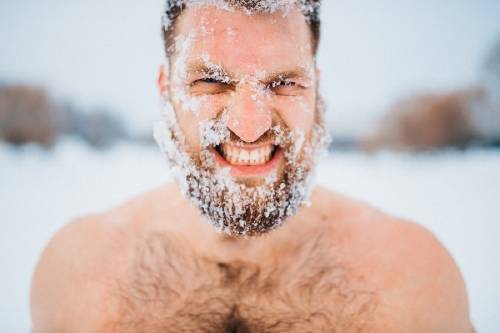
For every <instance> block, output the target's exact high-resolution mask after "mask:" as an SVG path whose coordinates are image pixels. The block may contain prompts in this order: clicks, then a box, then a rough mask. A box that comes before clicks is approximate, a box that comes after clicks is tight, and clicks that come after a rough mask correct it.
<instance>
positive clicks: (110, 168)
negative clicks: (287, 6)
mask: <svg viewBox="0 0 500 333" xmlns="http://www.w3.org/2000/svg"><path fill="white" fill-rule="evenodd" d="M318 178H319V179H320V183H321V184H322V185H326V186H328V187H331V188H333V189H336V190H338V191H341V192H344V193H347V194H349V195H351V196H353V197H356V198H359V199H361V200H364V201H367V202H370V203H372V204H373V205H375V206H378V207H380V208H382V209H383V210H385V211H387V212H389V213H392V214H396V215H398V216H401V217H405V218H409V219H412V220H414V221H417V222H419V223H421V224H423V225H425V226H426V227H428V228H429V229H431V230H432V231H433V232H434V233H435V234H436V235H437V236H438V237H439V238H440V239H441V241H443V242H444V244H445V245H446V246H447V248H448V249H449V250H450V252H451V253H452V255H453V256H454V257H455V259H456V261H457V262H458V265H459V266H460V268H461V270H462V272H463V274H464V276H465V280H466V283H467V287H468V290H469V295H470V299H471V308H472V318H473V320H474V322H475V324H476V326H477V328H478V331H479V332H492V333H493V332H500V319H499V318H498V311H499V309H500V286H499V281H500V264H499V263H500V261H499V260H498V257H499V256H500V241H499V238H500V151H480V150H479V151H470V152H466V153H461V152H455V151H450V152H446V153H439V154H425V155H418V156H412V155H407V154H391V153H380V154H376V155H362V154H359V153H352V152H350V153H344V152H339V153H335V154H333V155H332V156H330V157H328V158H327V159H326V161H324V163H323V164H322V166H321V168H320V171H319V175H318ZM168 180H169V176H168V171H167V170H166V169H165V165H164V162H163V160H162V157H161V156H160V154H159V152H158V150H157V149H154V148H151V147H139V146H121V147H118V148H115V149H113V150H111V151H108V152H96V151H93V150H90V149H89V148H87V147H86V146H84V145H83V144H81V143H78V142H71V141H66V142H64V143H62V144H60V145H58V146H57V147H56V148H55V149H54V150H53V151H51V152H46V151H43V150H41V149H39V148H36V147H26V148H23V149H20V150H19V149H13V148H12V147H9V146H2V145H0V212H1V213H0V216H1V217H0V227H1V229H0V230H1V231H0V332H28V331H29V328H30V323H29V301H28V295H29V284H30V278H31V274H32V271H33V268H34V265H35V263H36V261H37V258H38V256H39V255H40V252H41V250H42V248H43V246H44V244H45V243H46V242H47V241H48V239H49V238H50V236H51V235H52V234H53V233H54V232H55V231H56V230H57V229H59V228H60V227H61V226H62V225H63V224H64V223H66V222H67V221H68V220H69V219H71V218H73V217H75V216H78V215H82V214H85V213H87V212H89V211H99V210H104V209H107V208H109V207H111V206H113V205H115V204H117V203H119V202H121V201H122V200H125V199H127V198H129V197H131V196H134V195H136V194H137V193H140V192H142V191H145V190H148V189H150V188H153V187H155V186H157V185H159V184H161V183H163V182H165V181H168Z"/></svg>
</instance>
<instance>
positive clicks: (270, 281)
mask: <svg viewBox="0 0 500 333" xmlns="http://www.w3.org/2000/svg"><path fill="white" fill-rule="evenodd" d="M228 28H231V29H229V30H228ZM228 31H229V32H230V33H229V32H228ZM176 32H177V34H178V36H179V37H181V40H184V41H185V40H186V38H187V37H186V36H190V37H189V38H188V39H187V40H190V43H191V44H184V46H185V47H181V48H179V49H182V50H183V51H182V52H183V54H181V53H180V51H176V53H175V54H173V55H172V58H171V59H170V60H171V61H170V63H171V68H170V70H169V71H167V70H165V69H164V68H163V67H162V68H160V73H159V80H158V87H159V90H160V92H161V93H162V94H165V93H168V95H169V98H171V102H172V104H173V108H174V110H175V114H176V118H177V121H178V123H179V127H180V129H181V130H182V133H183V134H184V135H185V139H186V140H185V143H186V145H187V149H188V151H189V152H192V153H193V156H195V155H196V154H197V153H199V152H200V149H201V143H200V137H199V124H200V123H202V122H204V121H207V120H210V119H213V118H214V117H216V116H217V115H218V114H219V113H220V112H221V110H223V109H224V110H227V112H228V124H227V126H228V127H229V128H230V130H231V131H232V132H233V133H234V135H235V136H237V137H238V140H240V142H239V146H238V147H239V149H250V148H249V147H250V146H252V145H258V144H257V143H256V142H259V141H258V140H259V138H260V137H261V136H263V135H264V133H266V132H267V131H268V130H269V128H270V127H271V126H272V124H273V121H275V120H276V119H279V120H280V121H281V122H282V123H283V124H284V125H285V126H287V127H288V128H290V129H294V130H300V131H301V132H302V133H304V134H305V139H306V140H308V139H309V137H310V135H311V132H312V128H313V124H314V122H315V116H316V115H317V112H318V111H317V107H316V106H317V105H316V102H317V88H318V73H319V71H318V70H317V69H316V68H315V61H314V55H313V52H312V49H311V41H310V34H309V30H308V27H307V24H306V22H305V20H304V17H303V16H302V14H301V12H300V11H298V10H294V11H291V12H290V13H289V14H288V15H282V14H280V13H277V14H273V15H271V14H266V15H255V16H248V15H244V14H243V13H241V12H238V11H230V12H228V11H223V10H219V9H217V8H202V9H200V8H188V9H186V10H185V11H184V12H183V14H182V16H181V17H180V19H179V22H178V23H177V26H176ZM207 32H208V35H207ZM182 38H184V39H182ZM231 40H237V41H238V44H237V47H225V46H227V45H231ZM261 40H266V41H267V42H266V43H263V44H262V45H261V47H257V48H256V47H255V45H259V41H261ZM297 45H301V46H303V47H300V48H298V47H297ZM207 59H208V60H209V62H210V64H209V66H207ZM214 64H215V65H216V67H218V68H222V69H224V71H225V72H226V73H225V74H228V75H229V76H230V80H228V82H229V83H228V82H213V80H205V79H206V78H204V76H203V75H202V74H203V73H204V72H206V69H211V68H213V65H214ZM273 73H274V74H273ZM268 74H269V75H268ZM271 74H272V75H271ZM273 75H274V76H273ZM283 75H288V77H287V78H290V80H293V83H294V84H293V85H271V87H272V89H268V90H266V93H265V94H260V93H259V92H260V90H258V89H261V88H260V87H262V86H265V84H266V83H268V82H270V80H271V81H272V80H275V79H276V76H278V77H283ZM272 82H276V81H272ZM193 101H195V102H196V103H193ZM188 102H189V103H188ZM193 105H198V110H190V108H191V107H192V106H193ZM194 111H196V112H194ZM252 148H255V147H253V146H252ZM214 154H215V152H214ZM220 158H222V157H220ZM283 158H284V157H281V160H280V161H279V163H276V166H275V168H276V170H278V171H277V174H278V175H279V170H281V169H282V167H283V164H284V161H283ZM230 162H231V161H228V163H227V164H228V165H229V166H228V167H229V168H231V176H232V177H234V179H236V180H237V181H239V182H243V183H245V184H255V183H257V184H258V183H262V182H263V179H264V177H265V174H262V173H263V171H262V169H265V168H263V167H262V166H257V167H255V168H254V169H252V168H253V167H254V166H245V167H242V166H241V165H236V164H231V163H230ZM240 162H241V161H240ZM240 162H238V163H240ZM266 163H267V162H266ZM258 168H260V169H259V170H260V171H259V173H257V172H255V170H256V169H258ZM249 186H252V185H249ZM203 220H204V217H202V216H201V213H200V211H199V210H198V209H197V208H196V207H195V206H194V205H193V204H192V202H191V201H190V200H188V199H187V198H185V197H183V196H182V195H181V193H180V190H179V188H178V187H177V185H174V184H171V185H166V186H164V187H161V188H159V189H156V190H154V191H152V192H149V193H146V194H144V195H141V196H139V197H138V198H135V199H133V200H131V201H129V202H127V203H125V204H123V205H122V206H120V207H117V208H115V209H113V210H111V211H109V212H106V213H103V214H99V215H95V216H90V217H85V218H82V219H80V220H77V221H74V222H72V223H70V224H69V225H68V226H66V227H65V228H63V229H62V230H61V231H60V232H58V233H57V234H56V236H55V237H54V238H53V239H52V240H51V242H50V243H49V245H48V246H47V248H46V250H45V251H44V253H43V255H42V257H41V259H40V263H39V265H38V267H37V270H36V272H35V275H34V279H33V287H32V317H33V327H34V331H35V332H269V333H273V332H426V333H427V332H464V333H470V332H473V328H472V325H471V323H470V321H469V313H468V302H467V296H466V292H465V287H464V283H463V280H462V278H461V275H460V272H459V271H458V269H457V267H456V265H455V264H454V262H453V260H452V258H451V257H450V256H449V254H448V253H447V252H446V250H445V249H444V248H443V246H442V245H441V244H440V243H439V242H438V241H437V240H436V239H435V238H434V237H433V235H432V234H431V233H429V232H428V231H427V230H425V229H423V228H422V227H419V226H417V225H415V224H412V223H409V222H405V221H401V220H398V219H396V218H393V217H390V216H387V215H385V214H383V213H381V212H379V211H377V210H375V209H373V208H371V207H369V206H368V205H365V204H362V203H359V202H356V201H354V200H351V199H348V198H345V197H343V196H341V195H339V194H336V193H333V192H331V191H328V190H326V189H324V188H319V187H318V188H316V189H315V190H314V191H313V195H312V198H311V205H310V206H302V207H301V208H300V209H299V211H298V212H297V213H296V214H295V215H293V216H292V217H290V218H288V219H287V220H286V221H285V223H284V225H283V226H282V227H280V228H278V229H277V230H275V231H272V232H269V233H267V234H264V235H262V236H260V237H251V238H242V237H230V236H227V235H222V234H219V233H217V232H216V231H215V230H214V229H213V228H212V227H211V226H210V225H209V224H208V223H206V222H205V221H203Z"/></svg>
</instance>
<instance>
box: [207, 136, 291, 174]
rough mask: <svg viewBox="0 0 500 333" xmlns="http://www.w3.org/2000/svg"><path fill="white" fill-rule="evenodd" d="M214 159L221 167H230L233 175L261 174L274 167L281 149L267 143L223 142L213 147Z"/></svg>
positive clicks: (281, 153) (279, 156) (280, 154)
mask: <svg viewBox="0 0 500 333" xmlns="http://www.w3.org/2000/svg"><path fill="white" fill-rule="evenodd" d="M212 152H213V153H214V154H215V157H216V160H217V161H218V162H219V164H220V165H221V166H223V167H230V168H231V173H232V174H233V176H252V175H262V174H265V173H268V172H270V171H272V170H273V169H275V168H276V167H277V165H278V162H279V161H280V159H281V157H282V155H283V152H282V149H281V148H280V147H278V146H276V145H273V144H271V143H268V144H258V145H256V144H233V143H223V144H220V145H218V146H216V147H214V148H212Z"/></svg>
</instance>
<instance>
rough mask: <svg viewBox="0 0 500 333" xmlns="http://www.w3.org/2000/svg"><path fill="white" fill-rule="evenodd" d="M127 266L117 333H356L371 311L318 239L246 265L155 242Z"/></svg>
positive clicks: (371, 294)
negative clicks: (271, 257) (284, 253)
mask: <svg viewBox="0 0 500 333" xmlns="http://www.w3.org/2000/svg"><path fill="white" fill-rule="evenodd" d="M249 255H251V254H249ZM132 263H133V264H131V266H130V268H129V270H128V272H127V276H126V277H125V278H123V279H121V280H120V281H118V282H117V283H116V286H115V288H114V291H113V297H116V298H117V299H118V303H119V304H120V311H119V313H120V315H119V317H118V318H119V319H118V320H117V321H116V322H115V323H114V324H113V327H114V329H115V330H116V331H119V332H207V333H209V332H210V333H211V332H214V333H215V332H217V333H220V332H260V333H265V332H269V333H273V332H351V331H352V332H362V331H370V330H369V326H370V322H371V321H372V319H373V316H374V314H375V312H376V309H377V294H376V292H375V291H374V290H372V289H371V288H368V287H366V284H365V283H364V277H363V276H360V275H357V274H355V272H354V271H353V269H351V268H349V267H347V266H346V265H345V264H343V263H341V262H340V261H339V260H338V259H337V258H335V256H334V255H333V254H332V249H331V245H329V244H328V242H325V241H322V240H320V239H316V240H314V241H309V242H307V243H303V244H300V246H297V247H295V248H294V249H293V250H292V251H291V252H290V253H289V254H288V255H286V256H283V257H278V258H277V259H275V260H272V261H271V260H270V261H265V262H251V261H246V260H231V261H222V260H218V259H215V258H214V257H213V256H200V255H194V254H193V252H192V251H190V250H189V249H187V248H183V247H182V245H180V244H179V243H174V242H172V241H171V240H168V239H166V238H164V237H162V236H158V235H154V236H152V237H148V239H147V240H145V241H143V242H141V243H140V245H139V246H138V247H137V250H136V252H135V254H134V259H133V260H132Z"/></svg>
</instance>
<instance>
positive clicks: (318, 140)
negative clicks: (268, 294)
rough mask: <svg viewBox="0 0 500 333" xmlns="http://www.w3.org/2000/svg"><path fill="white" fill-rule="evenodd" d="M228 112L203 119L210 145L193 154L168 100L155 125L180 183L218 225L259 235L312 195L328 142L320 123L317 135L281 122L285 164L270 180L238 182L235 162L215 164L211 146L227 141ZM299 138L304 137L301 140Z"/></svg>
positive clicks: (277, 131)
mask: <svg viewBox="0 0 500 333" xmlns="http://www.w3.org/2000/svg"><path fill="white" fill-rule="evenodd" d="M225 119H226V116H225V113H223V114H222V115H221V116H220V117H219V118H218V119H216V120H212V121H209V122H207V123H205V124H202V125H201V131H202V133H200V134H201V135H200V136H201V138H203V140H204V141H203V142H202V144H203V146H204V147H205V148H204V149H202V150H201V152H200V154H199V155H198V156H190V155H189V154H188V153H187V149H186V147H185V140H184V137H183V134H182V131H181V130H180V128H179V126H178V124H177V122H176V121H175V114H173V110H172V108H171V106H169V105H168V103H165V105H164V112H163V119H162V120H161V121H159V122H158V123H157V124H156V126H155V133H154V134H155V138H156V140H157V142H158V144H159V145H160V147H161V150H162V151H163V153H164V154H165V156H166V157H167V161H168V163H169V165H170V167H171V168H172V171H173V174H174V176H175V178H176V180H177V182H178V183H179V184H180V188H181V190H182V192H183V194H184V195H186V196H187V197H188V198H189V199H190V200H191V201H192V202H193V203H194V204H195V205H196V206H197V207H198V208H199V209H200V210H201V212H202V214H203V215H204V216H205V217H206V220H207V221H208V222H209V223H210V224H211V225H213V226H214V227H215V228H216V229H217V230H219V231H223V232H226V233H228V234H231V235H249V236H251V235H259V234H263V233H266V232H268V231H270V230H273V229H275V228H277V227H278V226H279V225H281V224H282V223H283V221H284V220H285V219H286V218H287V217H289V216H292V215H293V214H294V213H295V212H296V211H297V209H298V208H299V207H300V205H301V204H302V203H307V202H308V201H309V196H310V190H311V186H312V179H313V166H314V165H315V157H317V156H318V152H319V150H321V149H322V148H323V147H324V143H325V141H324V139H325V135H324V133H325V132H324V130H323V128H322V127H321V126H320V125H319V124H318V125H316V126H315V128H314V130H313V132H314V133H313V140H311V141H310V142H308V143H304V144H302V145H301V144H300V142H304V141H301V140H295V139H294V138H295V137H296V135H295V134H293V132H292V131H290V130H288V129H286V128H284V127H283V126H280V125H276V126H274V127H273V128H272V129H271V131H272V133H273V136H274V138H273V139H274V143H275V144H276V145H277V146H280V147H281V148H282V149H283V150H284V152H285V153H284V157H285V170H284V171H283V172H282V173H281V174H277V172H274V173H271V174H270V175H269V176H268V177H267V178H266V179H265V182H264V184H262V185H258V186H248V185H246V184H245V183H239V182H236V181H235V180H234V179H233V178H232V177H231V175H230V170H229V168H221V167H218V166H216V165H215V161H214V156H213V154H212V153H211V152H210V151H209V149H208V148H209V147H212V146H214V145H218V144H221V143H222V142H225V141H227V139H228V137H229V132H228V130H227V127H225V124H224V123H225V121H226V120H225ZM297 142H299V143H297Z"/></svg>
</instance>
